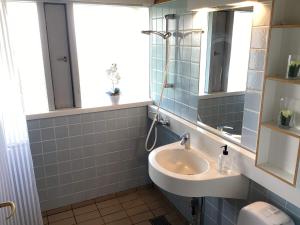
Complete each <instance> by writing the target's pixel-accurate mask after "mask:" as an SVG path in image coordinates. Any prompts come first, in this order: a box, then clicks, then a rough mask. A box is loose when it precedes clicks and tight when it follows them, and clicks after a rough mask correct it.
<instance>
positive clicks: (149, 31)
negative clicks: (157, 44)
mask: <svg viewBox="0 0 300 225" xmlns="http://www.w3.org/2000/svg"><path fill="white" fill-rule="evenodd" d="M142 33H143V34H147V35H150V34H156V35H158V36H160V37H162V38H163V39H167V38H169V37H171V36H172V34H171V33H170V32H158V31H153V30H143V31H142Z"/></svg>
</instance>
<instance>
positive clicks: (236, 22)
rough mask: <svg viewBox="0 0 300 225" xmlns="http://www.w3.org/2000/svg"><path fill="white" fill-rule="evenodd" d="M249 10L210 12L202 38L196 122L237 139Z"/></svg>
mask: <svg viewBox="0 0 300 225" xmlns="http://www.w3.org/2000/svg"><path fill="white" fill-rule="evenodd" d="M252 18H253V9H252V8H243V9H230V10H223V11H216V12H210V13H209V14H208V17H207V21H206V24H207V27H206V30H207V32H205V33H204V34H203V35H202V40H201V41H202V43H201V45H202V46H201V49H202V53H201V71H200V85H199V102H198V123H200V124H205V125H208V126H210V127H212V128H214V129H217V130H219V131H220V132H222V133H223V134H225V135H230V136H231V137H233V138H235V139H236V140H237V141H240V140H241V133H242V126H243V114H244V98H245V91H246V83H247V72H248V62H249V52H250V42H251V29H252Z"/></svg>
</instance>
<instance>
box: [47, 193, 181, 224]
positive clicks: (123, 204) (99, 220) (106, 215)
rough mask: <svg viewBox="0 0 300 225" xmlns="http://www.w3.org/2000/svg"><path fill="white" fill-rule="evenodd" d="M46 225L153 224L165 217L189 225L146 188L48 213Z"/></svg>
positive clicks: (171, 221) (160, 198)
mask: <svg viewBox="0 0 300 225" xmlns="http://www.w3.org/2000/svg"><path fill="white" fill-rule="evenodd" d="M43 215H44V217H43V219H44V224H45V225H73V224H81V225H104V224H105V225H133V224H135V225H151V223H150V222H149V219H151V218H154V217H156V216H160V215H165V216H166V218H167V219H168V221H169V222H170V223H171V224H172V225H186V224H187V223H186V221H185V220H184V218H183V217H182V216H181V215H180V214H179V212H178V211H177V210H176V209H175V207H174V206H173V205H171V204H170V203H169V202H168V201H167V200H166V198H165V197H164V196H163V195H162V194H161V193H160V192H159V191H158V190H157V189H155V188H152V187H144V188H139V189H132V190H129V191H126V192H122V193H117V194H113V195H110V196H105V197H100V198H98V199H94V200H90V201H86V202H82V203H78V204H74V205H71V206H66V207H62V208H59V209H54V210H49V211H47V212H44V213H43Z"/></svg>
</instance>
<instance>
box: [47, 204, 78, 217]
mask: <svg viewBox="0 0 300 225" xmlns="http://www.w3.org/2000/svg"><path fill="white" fill-rule="evenodd" d="M71 209H72V207H71V205H67V206H63V207H59V208H56V209H50V210H48V211H47V215H48V216H50V215H53V214H58V213H61V212H66V211H69V210H71Z"/></svg>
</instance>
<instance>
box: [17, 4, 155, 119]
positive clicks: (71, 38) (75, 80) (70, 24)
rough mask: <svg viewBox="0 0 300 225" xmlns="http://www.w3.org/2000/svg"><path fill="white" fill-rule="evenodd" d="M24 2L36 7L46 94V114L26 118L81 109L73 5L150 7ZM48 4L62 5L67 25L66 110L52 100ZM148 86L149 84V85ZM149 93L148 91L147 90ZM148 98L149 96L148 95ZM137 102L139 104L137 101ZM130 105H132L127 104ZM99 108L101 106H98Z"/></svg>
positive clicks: (29, 114) (144, 5) (146, 5)
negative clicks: (69, 102)
mask: <svg viewBox="0 0 300 225" xmlns="http://www.w3.org/2000/svg"><path fill="white" fill-rule="evenodd" d="M12 1H15V2H21V1H22V0H12ZM25 2H33V3H35V4H36V7H37V14H38V15H37V16H38V23H39V30H40V41H41V48H42V49H41V50H42V57H43V63H44V76H45V83H46V93H47V100H48V102H47V103H48V109H49V111H47V112H41V113H38V114H31V113H28V114H27V116H29V117H30V116H31V115H39V114H47V113H50V114H52V113H53V112H55V111H58V110H62V111H70V110H72V109H73V110H74V109H76V108H81V107H82V100H81V89H80V77H79V76H80V75H79V66H78V54H77V46H76V35H75V23H74V11H73V6H74V3H84V4H95V5H96V4H97V5H122V6H140V7H148V8H149V6H150V5H151V1H150V0H143V1H142V2H139V3H137V1H136V0H125V1H124V2H120V0H114V1H106V0H91V1H90V0H88V1H82V0H74V1H72V2H70V1H67V0H61V1H58V0H53V1H52V0H41V1H37V0H25ZM47 3H50V4H63V5H65V8H66V24H67V32H68V42H69V48H70V49H69V51H70V52H69V53H70V68H71V76H72V81H71V82H72V83H71V84H72V86H73V93H74V95H73V101H74V107H72V108H66V109H56V108H55V98H54V89H53V82H52V70H51V61H50V55H49V54H50V52H49V45H48V37H47V27H46V17H45V9H44V5H45V4H47ZM149 85H150V83H149ZM149 91H150V89H149ZM149 96H150V95H149ZM149 99H150V97H149V98H148V99H145V102H149ZM137 102H141V101H140V100H138V101H137ZM122 104H123V103H122ZM129 104H132V103H129ZM99 107H101V105H100V106H99ZM99 107H97V108H99ZM104 107H107V106H104Z"/></svg>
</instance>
